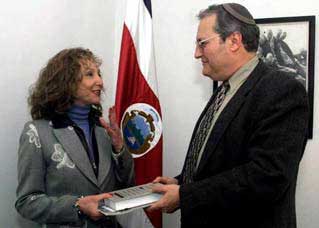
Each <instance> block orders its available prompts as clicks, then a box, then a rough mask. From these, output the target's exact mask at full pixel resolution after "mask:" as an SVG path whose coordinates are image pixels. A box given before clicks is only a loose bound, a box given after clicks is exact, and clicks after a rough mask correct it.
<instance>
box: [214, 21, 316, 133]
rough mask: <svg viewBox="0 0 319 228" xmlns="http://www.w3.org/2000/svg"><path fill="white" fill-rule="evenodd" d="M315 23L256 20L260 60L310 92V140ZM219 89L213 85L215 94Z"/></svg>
mask: <svg viewBox="0 0 319 228" xmlns="http://www.w3.org/2000/svg"><path fill="white" fill-rule="evenodd" d="M315 21H316V18H315V16H298V17H276V18H259V19H255V22H256V24H257V25H258V27H259V29H260V39H259V48H258V51H257V55H258V56H259V58H260V59H262V60H263V61H264V62H265V63H266V64H269V65H272V67H276V68H278V69H279V70H283V71H286V72H290V73H292V74H291V75H293V76H294V77H296V79H297V80H298V81H300V82H301V83H302V84H303V85H304V86H305V88H306V90H307V93H308V97H309V106H310V118H309V131H308V138H309V139H312V137H313V104H314V69H315V68H314V63H315V62H314V57H315ZM218 85H219V83H218V82H214V84H213V91H216V89H217V87H218Z"/></svg>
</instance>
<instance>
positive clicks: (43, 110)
mask: <svg viewBox="0 0 319 228" xmlns="http://www.w3.org/2000/svg"><path fill="white" fill-rule="evenodd" d="M83 61H84V62H85V61H91V62H93V63H95V64H97V65H98V66H100V65H101V63H102V62H101V60H100V59H99V58H98V57H97V56H95V55H94V54H93V53H92V52H91V51H90V50H89V49H84V48H80V47H79V48H70V49H64V50H62V51H60V52H59V53H58V54H56V55H55V56H53V57H52V58H51V59H50V60H49V61H48V63H47V65H46V66H45V67H44V68H43V69H42V70H41V71H40V74H39V77H38V80H37V81H36V83H35V84H34V85H33V86H32V87H31V88H30V96H29V98H28V104H29V107H30V112H31V116H32V119H34V120H36V119H42V118H43V119H51V118H52V117H53V116H55V115H59V114H64V113H65V112H66V111H67V110H68V109H69V107H70V106H71V105H72V104H73V103H74V98H75V94H76V91H77V87H78V82H79V81H80V80H81V78H82V75H81V63H82V62H83ZM97 108H98V109H100V110H101V105H97Z"/></svg>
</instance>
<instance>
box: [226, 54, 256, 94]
mask: <svg viewBox="0 0 319 228" xmlns="http://www.w3.org/2000/svg"><path fill="white" fill-rule="evenodd" d="M258 62H259V59H258V57H257V56H254V57H253V58H252V59H251V60H249V61H248V62H247V63H246V64H244V65H243V66H242V67H241V68H239V70H237V71H236V72H235V73H234V74H233V75H232V76H231V77H230V78H229V80H228V81H229V85H230V93H231V91H234V90H236V88H237V87H239V86H240V85H241V84H242V83H243V82H244V81H246V80H247V78H248V77H249V75H250V74H251V72H252V71H253V70H254V69H255V67H256V66H257V64H258Z"/></svg>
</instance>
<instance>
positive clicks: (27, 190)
mask: <svg viewBox="0 0 319 228" xmlns="http://www.w3.org/2000/svg"><path fill="white" fill-rule="evenodd" d="M45 178H46V163H45V159H44V155H43V151H42V147H41V140H40V137H39V135H38V131H37V129H36V127H35V124H34V123H33V122H28V123H26V124H25V127H24V130H23V132H22V134H21V137H20V144H19V151H18V187H17V190H16V195H17V200H16V202H15V207H16V209H17V211H18V212H19V213H20V214H21V215H22V216H23V217H25V218H27V219H30V220H33V221H35V222H37V223H42V224H48V223H59V224H63V223H75V224H78V223H81V221H80V219H79V218H78V215H77V212H76V210H75V209H74V208H73V205H74V203H75V201H76V200H77V198H78V196H72V195H63V196H59V197H52V196H48V195H47V194H46V187H45Z"/></svg>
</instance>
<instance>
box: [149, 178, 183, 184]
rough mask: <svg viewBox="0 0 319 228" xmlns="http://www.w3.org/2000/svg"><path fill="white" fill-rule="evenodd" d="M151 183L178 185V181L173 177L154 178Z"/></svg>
mask: <svg viewBox="0 0 319 228" xmlns="http://www.w3.org/2000/svg"><path fill="white" fill-rule="evenodd" d="M153 183H161V184H178V180H177V179H175V178H173V177H156V178H155V180H153Z"/></svg>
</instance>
